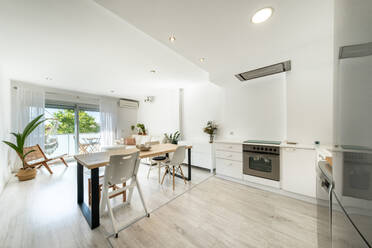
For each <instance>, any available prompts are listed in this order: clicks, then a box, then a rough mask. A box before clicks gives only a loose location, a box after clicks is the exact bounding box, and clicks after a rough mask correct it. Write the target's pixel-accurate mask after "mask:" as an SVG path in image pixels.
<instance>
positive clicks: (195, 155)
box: [179, 141, 216, 172]
mask: <svg viewBox="0 0 372 248" xmlns="http://www.w3.org/2000/svg"><path fill="white" fill-rule="evenodd" d="M179 144H188V145H192V149H191V164H192V165H194V166H197V167H201V168H205V169H209V170H210V171H211V172H213V171H214V169H215V168H216V162H215V149H214V144H210V143H209V142H207V141H206V142H202V141H182V142H179ZM184 162H185V163H187V150H186V156H185V161H184Z"/></svg>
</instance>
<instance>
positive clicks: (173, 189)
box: [173, 165, 175, 190]
mask: <svg viewBox="0 0 372 248" xmlns="http://www.w3.org/2000/svg"><path fill="white" fill-rule="evenodd" d="M174 168H175V166H174V165H173V190H174V183H175V181H174V176H175V171H174Z"/></svg>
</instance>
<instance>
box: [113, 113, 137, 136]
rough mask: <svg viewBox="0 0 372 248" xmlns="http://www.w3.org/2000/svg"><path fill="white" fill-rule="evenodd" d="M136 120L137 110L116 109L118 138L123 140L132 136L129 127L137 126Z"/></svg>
mask: <svg viewBox="0 0 372 248" xmlns="http://www.w3.org/2000/svg"><path fill="white" fill-rule="evenodd" d="M137 119H138V109H137V108H121V107H119V108H118V131H119V137H120V138H125V137H127V136H129V135H131V134H132V130H131V126H132V125H136V124H137Z"/></svg>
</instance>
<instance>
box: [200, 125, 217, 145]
mask: <svg viewBox="0 0 372 248" xmlns="http://www.w3.org/2000/svg"><path fill="white" fill-rule="evenodd" d="M217 129H218V126H217V124H216V123H214V122H213V121H208V122H207V126H206V127H204V129H203V131H204V133H206V134H209V143H213V138H214V135H215V134H216V132H217Z"/></svg>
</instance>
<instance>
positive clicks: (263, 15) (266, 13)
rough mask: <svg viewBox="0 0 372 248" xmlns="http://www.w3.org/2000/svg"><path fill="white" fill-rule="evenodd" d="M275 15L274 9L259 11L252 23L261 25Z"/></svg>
mask: <svg viewBox="0 0 372 248" xmlns="http://www.w3.org/2000/svg"><path fill="white" fill-rule="evenodd" d="M272 14H273V8H270V7H268V8H263V9H260V10H258V11H257V12H256V13H255V14H254V15H253V17H252V19H251V21H252V22H253V23H255V24H257V23H261V22H264V21H266V20H267V19H269V18H270V17H271V16H272Z"/></svg>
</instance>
